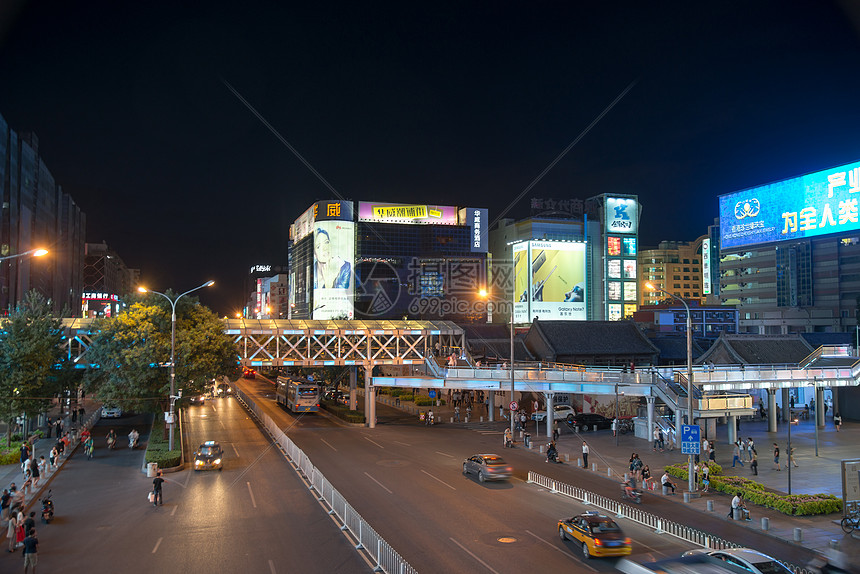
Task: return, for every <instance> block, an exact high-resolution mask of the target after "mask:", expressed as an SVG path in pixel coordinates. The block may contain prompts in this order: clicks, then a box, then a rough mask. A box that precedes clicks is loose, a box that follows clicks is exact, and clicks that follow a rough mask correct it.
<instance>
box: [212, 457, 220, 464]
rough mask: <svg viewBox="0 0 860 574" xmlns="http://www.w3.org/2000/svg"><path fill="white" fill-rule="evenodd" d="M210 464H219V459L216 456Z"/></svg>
mask: <svg viewBox="0 0 860 574" xmlns="http://www.w3.org/2000/svg"><path fill="white" fill-rule="evenodd" d="M212 464H221V459H220V458H216V459H215V460H213V461H212Z"/></svg>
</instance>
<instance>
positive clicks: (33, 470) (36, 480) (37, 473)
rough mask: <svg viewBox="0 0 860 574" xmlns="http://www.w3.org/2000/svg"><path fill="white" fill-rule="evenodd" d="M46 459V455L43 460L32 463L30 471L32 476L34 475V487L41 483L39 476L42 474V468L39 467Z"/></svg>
mask: <svg viewBox="0 0 860 574" xmlns="http://www.w3.org/2000/svg"><path fill="white" fill-rule="evenodd" d="M44 461H45V457H44V456H43V457H42V460H40V461H39V462H37V463H36V464H30V473H31V476H32V477H33V487H34V488H35V487H36V486H38V485H39V478H40V477H41V476H42V470H41V469H40V468H39V464H41V463H43V462H44Z"/></svg>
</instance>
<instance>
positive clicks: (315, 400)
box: [275, 377, 320, 413]
mask: <svg viewBox="0 0 860 574" xmlns="http://www.w3.org/2000/svg"><path fill="white" fill-rule="evenodd" d="M275 397H276V399H277V401H278V404H281V405H284V406H285V407H287V408H288V409H290V410H291V411H293V412H294V413H308V412H311V413H315V412H317V411H319V410H320V389H319V386H318V385H317V384H316V383H315V382H313V381H309V380H308V379H303V378H301V377H278V388H277V389H276V390H275Z"/></svg>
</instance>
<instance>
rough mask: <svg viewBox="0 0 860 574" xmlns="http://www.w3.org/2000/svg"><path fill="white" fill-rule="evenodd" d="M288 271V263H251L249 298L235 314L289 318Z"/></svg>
mask: <svg viewBox="0 0 860 574" xmlns="http://www.w3.org/2000/svg"><path fill="white" fill-rule="evenodd" d="M288 271H289V268H288V266H287V265H270V264H267V263H266V264H263V263H258V264H256V265H251V271H250V272H249V274H248V277H247V279H246V283H245V291H246V292H247V293H248V300H247V301H246V302H245V306H244V308H243V309H241V310H237V311H236V312H235V313H233V315H234V316H238V317H245V318H247V319H288V318H289V317H290V308H289V300H288V298H287V292H288V288H289V279H288V274H287V273H288Z"/></svg>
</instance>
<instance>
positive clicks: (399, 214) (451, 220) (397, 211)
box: [358, 201, 457, 225]
mask: <svg viewBox="0 0 860 574" xmlns="http://www.w3.org/2000/svg"><path fill="white" fill-rule="evenodd" d="M358 220H359V221H372V222H376V223H420V224H425V225H428V224H429V225H457V208H456V207H452V206H450V205H429V204H405V203H378V202H370V201H360V202H358Z"/></svg>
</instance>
